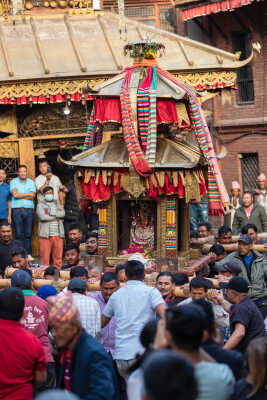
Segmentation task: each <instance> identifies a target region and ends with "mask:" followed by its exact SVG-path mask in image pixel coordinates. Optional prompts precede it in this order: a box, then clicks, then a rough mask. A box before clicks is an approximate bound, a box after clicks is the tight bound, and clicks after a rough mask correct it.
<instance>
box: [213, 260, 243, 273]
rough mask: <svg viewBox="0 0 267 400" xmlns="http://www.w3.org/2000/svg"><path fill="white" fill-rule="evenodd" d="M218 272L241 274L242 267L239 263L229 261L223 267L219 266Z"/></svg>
mask: <svg viewBox="0 0 267 400" xmlns="http://www.w3.org/2000/svg"><path fill="white" fill-rule="evenodd" d="M217 271H218V272H231V274H236V275H237V274H240V272H241V267H240V265H239V264H238V263H235V262H233V261H228V262H226V263H225V264H223V265H219V266H217Z"/></svg>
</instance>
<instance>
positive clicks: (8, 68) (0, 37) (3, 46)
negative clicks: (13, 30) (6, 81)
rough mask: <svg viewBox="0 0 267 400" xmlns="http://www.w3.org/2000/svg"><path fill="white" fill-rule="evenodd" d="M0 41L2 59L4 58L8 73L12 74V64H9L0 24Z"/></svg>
mask: <svg viewBox="0 0 267 400" xmlns="http://www.w3.org/2000/svg"><path fill="white" fill-rule="evenodd" d="M0 41H1V46H2V49H3V53H4V59H5V62H6V66H7V70H8V75H9V76H14V71H13V68H12V64H11V61H10V58H9V54H8V50H7V44H6V39H5V35H4V30H3V27H2V25H0Z"/></svg>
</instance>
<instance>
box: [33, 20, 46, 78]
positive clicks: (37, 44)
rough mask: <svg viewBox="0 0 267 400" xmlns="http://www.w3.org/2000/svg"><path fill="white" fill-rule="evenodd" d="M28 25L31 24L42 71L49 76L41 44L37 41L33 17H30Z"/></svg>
mask: <svg viewBox="0 0 267 400" xmlns="http://www.w3.org/2000/svg"><path fill="white" fill-rule="evenodd" d="M30 24H31V28H32V32H33V36H34V40H35V44H36V47H37V50H38V53H39V56H40V58H41V62H42V65H43V69H44V73H45V74H50V69H49V67H48V64H47V60H46V57H45V53H44V51H43V49H42V44H41V41H40V39H39V36H38V33H37V28H36V24H35V21H34V19H33V17H30Z"/></svg>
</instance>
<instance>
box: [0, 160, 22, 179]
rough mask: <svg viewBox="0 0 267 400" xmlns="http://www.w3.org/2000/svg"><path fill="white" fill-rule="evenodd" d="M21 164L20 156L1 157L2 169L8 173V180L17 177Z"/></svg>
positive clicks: (0, 166)
mask: <svg viewBox="0 0 267 400" xmlns="http://www.w3.org/2000/svg"><path fill="white" fill-rule="evenodd" d="M18 166H19V159H18V158H2V157H1V158H0V169H4V170H5V171H6V174H7V182H10V181H11V179H13V178H16V176H17V171H18Z"/></svg>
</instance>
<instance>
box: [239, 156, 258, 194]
mask: <svg viewBox="0 0 267 400" xmlns="http://www.w3.org/2000/svg"><path fill="white" fill-rule="evenodd" d="M239 158H240V159H241V171H242V183H243V190H253V189H255V186H256V181H257V176H258V175H259V159H258V153H242V154H239Z"/></svg>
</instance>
